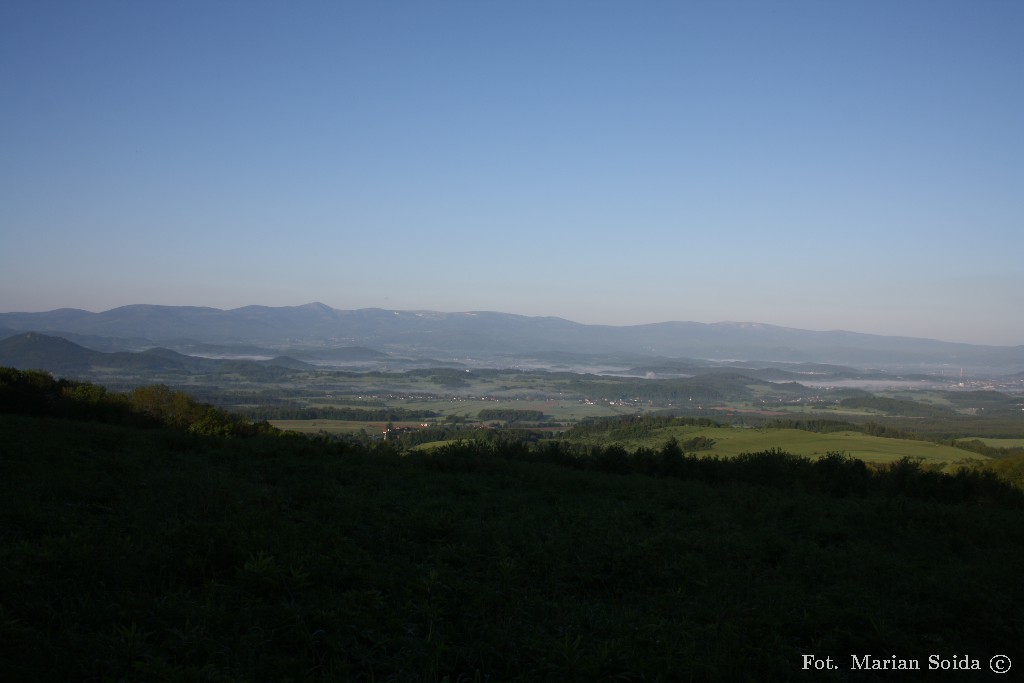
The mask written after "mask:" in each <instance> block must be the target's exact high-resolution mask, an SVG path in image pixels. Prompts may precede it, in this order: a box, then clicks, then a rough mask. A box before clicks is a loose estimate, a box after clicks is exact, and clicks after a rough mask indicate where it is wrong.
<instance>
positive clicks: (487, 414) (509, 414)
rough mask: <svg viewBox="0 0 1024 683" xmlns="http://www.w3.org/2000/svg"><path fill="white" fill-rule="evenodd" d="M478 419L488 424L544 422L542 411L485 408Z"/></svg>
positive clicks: (478, 414)
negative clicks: (498, 422)
mask: <svg viewBox="0 0 1024 683" xmlns="http://www.w3.org/2000/svg"><path fill="white" fill-rule="evenodd" d="M477 417H478V418H479V419H480V420H481V421H483V422H488V421H492V420H497V421H501V422H541V421H543V420H544V411H542V410H519V409H516V408H484V409H483V410H481V411H480V412H479V413H477Z"/></svg>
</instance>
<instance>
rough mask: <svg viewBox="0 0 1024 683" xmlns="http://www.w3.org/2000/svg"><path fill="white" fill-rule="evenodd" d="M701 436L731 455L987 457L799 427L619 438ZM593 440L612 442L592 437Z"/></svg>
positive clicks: (639, 442)
mask: <svg viewBox="0 0 1024 683" xmlns="http://www.w3.org/2000/svg"><path fill="white" fill-rule="evenodd" d="M699 436H703V437H706V438H708V439H714V440H715V445H714V448H713V449H711V450H708V451H702V453H707V454H709V455H718V456H723V457H731V456H736V455H739V454H740V453H755V452H759V451H764V450H769V449H773V448H777V449H780V450H784V451H786V452H787V453H792V454H793V455H800V456H805V457H810V458H814V457H817V456H822V455H825V454H826V453H829V452H833V451H844V452H846V453H848V454H849V455H850V456H852V457H854V458H858V459H860V460H863V461H865V462H893V461H896V460H899V459H900V458H904V457H910V458H921V459H922V460H923V461H925V462H927V463H935V464H938V463H952V462H958V461H961V460H987V458H986V457H985V456H982V455H979V454H977V453H971V452H969V451H965V450H962V449H959V448H953V447H952V446H944V445H939V444H935V443H931V442H927V441H914V440H909V439H889V438H884V437H878V436H869V435H866V434H861V433H859V432H833V433H831V434H819V433H816V432H808V431H803V430H800V429H754V428H737V427H668V428H665V429H660V430H656V431H655V432H654V433H652V434H650V435H649V436H647V437H645V438H643V439H636V440H630V441H619V442H618V443H622V445H624V446H626V447H627V448H636V447H638V446H645V447H647V448H658V447H660V446H661V445H662V444H664V443H665V442H666V441H667V440H668V439H669V438H671V437H675V438H676V439H677V440H678V441H679V442H680V443H682V442H685V441H687V440H689V439H693V438H695V437H699ZM595 442H601V443H608V442H615V440H614V439H608V438H607V437H600V436H599V437H595Z"/></svg>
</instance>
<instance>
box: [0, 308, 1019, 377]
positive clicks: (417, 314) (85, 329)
mask: <svg viewBox="0 0 1024 683" xmlns="http://www.w3.org/2000/svg"><path fill="white" fill-rule="evenodd" d="M0 329H3V330H4V331H5V334H8V336H9V335H10V333H12V332H13V333H20V332H27V331H36V332H42V333H45V334H52V335H56V336H61V335H63V334H68V335H86V336H93V337H97V338H107V339H110V338H122V339H145V340H148V341H149V342H151V345H152V346H167V347H169V348H174V347H176V346H177V347H182V346H184V345H187V344H189V343H196V342H202V343H208V344H209V343H214V344H232V345H234V344H239V345H240V344H260V345H265V346H268V347H271V348H274V349H277V350H278V351H282V352H283V351H286V350H288V351H289V353H290V350H291V349H296V348H306V349H315V348H319V349H322V348H331V347H339V346H363V347H367V348H370V349H374V350H377V351H381V352H384V353H398V354H413V355H424V354H434V355H437V354H442V355H445V356H448V357H463V356H465V357H479V356H512V357H529V356H531V355H537V354H541V353H550V352H562V353H579V354H609V353H628V354H640V355H644V356H664V357H688V358H703V359H710V360H732V359H740V360H742V359H750V358H758V359H763V360H770V361H779V362H820V363H830V364H837V365H852V366H855V367H862V368H863V367H887V368H905V369H921V368H925V367H929V368H932V369H934V368H937V367H940V368H941V367H944V368H947V369H955V370H957V371H958V370H959V368H960V367H965V368H970V369H971V370H972V371H973V370H993V371H998V372H1000V373H1005V372H1019V371H1021V370H1024V345H1019V346H994V345H981V344H968V343H964V342H947V341H940V340H935V339H927V338H918V337H906V336H887V335H876V334H868V333H862V332H852V331H847V330H827V331H820V330H805V329H800V328H792V327H784V326H779V325H772V324H769V323H756V322H736V321H724V322H718V323H699V322H693V321H666V322H660V323H644V324H640V325H623V326H614V325H590V324H585V323H577V322H573V321H570V320H567V319H565V318H560V317H556V316H544V317H534V316H525V315H520V314H512V313H501V312H497V311H463V312H441V311H429V310H413V311H403V310H389V309H382V308H362V309H351V310H343V309H335V308H331V307H330V306H327V305H325V304H322V303H320V302H312V303H309V304H303V305H301V306H281V307H273V306H260V305H250V306H243V307H239V308H234V309H227V310H224V309H217V308H212V307H202V306H166V305H157V304H131V305H128V306H121V307H118V308H114V309H110V310H108V311H103V312H99V313H90V312H88V311H82V310H80V309H57V310H55V311H49V312H38V313H0Z"/></svg>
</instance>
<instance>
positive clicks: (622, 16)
mask: <svg viewBox="0 0 1024 683" xmlns="http://www.w3.org/2000/svg"><path fill="white" fill-rule="evenodd" d="M1022 36H1024V2H1018V1H1016V0H963V1H957V2H944V1H943V0H924V1H920V2H918V1H913V0H884V1H872V0H866V1H865V0H856V1H852V0H851V1H844V0H813V1H808V2H797V1H787V0H778V1H771V0H757V1H728V0H726V1H724V2H719V1H715V2H711V1H710V0H708V1H704V0H694V1H690V2H686V1H683V0H679V1H676V2H636V1H628V2H627V1H626V0H622V1H620V2H605V1H601V0H587V1H585V2H559V1H558V0H544V1H541V2H530V1H523V0H515V1H513V0H505V1H502V2H497V1H491V2H489V1H475V2H441V1H430V0H421V1H417V2H398V1H387V0H383V1H380V2H370V1H360V2H356V1H342V0H337V1H330V2H309V1H298V2H284V1H281V2H273V3H270V2H254V1H252V0H245V1H237V2H226V1H217V0H204V1H202V2H188V1H181V0H176V1H173V2H172V1H158V0H153V1H150V2H134V1H132V2H129V1H123V2H110V1H105V0H99V1H91V2H71V1H62V2H46V1H41V0H8V1H7V2H3V3H0V311H40V310H50V309H54V308H61V307H76V308H85V309H88V310H93V311H99V310H106V309H109V308H113V307H116V306H120V305H124V304H129V303H158V304H173V305H204V306H214V307H217V308H234V307H238V306H243V305H247V304H265V305H272V306H280V305H293V304H302V303H308V302H311V301H322V302H324V303H326V304H328V305H330V306H333V307H336V308H343V309H349V308H363V307H371V306H378V307H384V308H395V309H431V310H440V311H466V310H498V311H505V312H510V313H521V314H525V315H555V316H559V317H563V318H568V319H570V320H576V321H579V322H586V323H607V324H632V323H644V322H660V321H666V320H695V321H699V322H717V321H724V320H733V321H756V322H763V323H771V324H777V325H786V326H791V327H802V328H808V329H820V330H825V329H846V330H853V331H859V332H871V333H880V334H891V335H907V336H925V337H932V338H937V339H944V340H950V341H969V342H977V343H991V344H1024V38H1022Z"/></svg>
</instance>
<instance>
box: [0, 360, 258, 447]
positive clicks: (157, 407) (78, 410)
mask: <svg viewBox="0 0 1024 683" xmlns="http://www.w3.org/2000/svg"><path fill="white" fill-rule="evenodd" d="M0 412H4V413H15V414H21V415H30V416H33V417H58V418H69V419H78V420H95V421H98V422H106V423H112V424H124V425H132V426H141V427H169V428H172V429H177V430H182V431H187V432H190V433H192V434H200V435H208V436H254V435H256V434H269V433H276V432H277V431H278V430H276V429H275V428H274V427H272V426H271V425H270V423H269V422H266V421H262V422H252V421H250V420H247V419H245V418H243V417H241V416H239V415H235V414H232V413H229V412H227V411H225V410H222V409H221V408H217V407H215V406H212V405H209V404H207V403H200V402H199V401H197V400H195V399H194V398H192V397H191V396H189V395H188V394H186V393H185V392H183V391H175V390H172V389H171V388H169V387H167V386H164V385H162V384H158V385H154V386H147V387H139V388H137V389H133V390H131V391H129V392H127V393H120V392H114V391H108V390H107V389H106V388H104V387H102V386H99V385H96V384H92V383H91V382H78V381H74V380H68V379H54V377H53V376H52V375H50V374H49V373H47V372H42V371H38V370H15V369H13V368H5V367H0Z"/></svg>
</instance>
